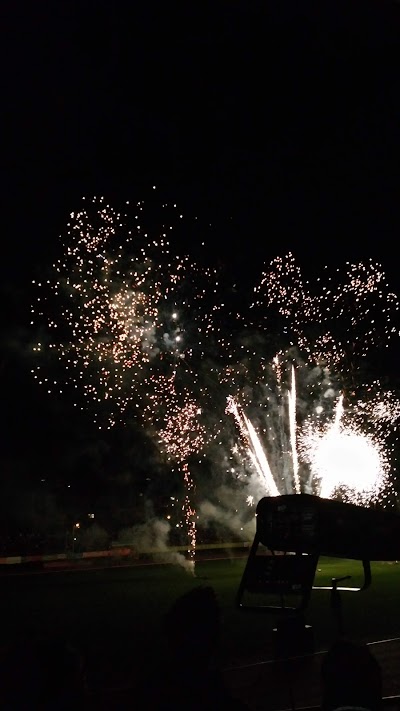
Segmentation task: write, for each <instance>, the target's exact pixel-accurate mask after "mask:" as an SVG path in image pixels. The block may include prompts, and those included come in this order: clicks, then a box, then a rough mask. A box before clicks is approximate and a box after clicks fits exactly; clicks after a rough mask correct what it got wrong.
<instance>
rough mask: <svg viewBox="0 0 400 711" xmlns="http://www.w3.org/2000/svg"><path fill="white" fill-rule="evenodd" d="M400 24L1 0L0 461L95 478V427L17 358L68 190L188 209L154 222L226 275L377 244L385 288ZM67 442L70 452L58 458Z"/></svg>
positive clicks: (342, 9)
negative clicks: (190, 222)
mask: <svg viewBox="0 0 400 711" xmlns="http://www.w3.org/2000/svg"><path fill="white" fill-rule="evenodd" d="M399 31H400V6H399V4H398V3H389V2H384V1H383V0H376V2H367V1H365V0H362V1H361V0H360V2H349V1H348V0H346V2H337V1H335V2H331V3H326V2H318V3H314V2H313V3H312V2H302V1H299V0H296V1H294V2H287V1H286V2H285V1H283V0H281V1H280V2H219V1H218V0H214V1H213V2H210V3H208V2H161V1H160V2H151V1H149V2H145V3H144V2H143V3H142V2H134V3H126V2H120V1H116V2H113V3H112V2H102V1H101V0H93V1H92V2H89V1H85V0H81V2H73V1H72V0H66V1H65V2H59V1H55V2H37V3H34V2H15V1H13V2H8V3H4V4H3V10H2V55H3V60H2V70H3V71H2V77H3V81H2V89H1V103H2V107H3V109H2V112H3V118H4V119H5V121H4V123H3V130H2V136H3V150H2V166H3V175H4V181H3V188H2V194H3V199H4V208H3V214H2V217H3V223H2V260H1V262H2V277H1V287H2V292H3V304H4V306H5V309H4V316H3V322H2V325H3V329H2V332H3V345H2V366H3V367H2V391H3V402H4V411H5V412H4V414H5V420H6V424H5V428H4V433H5V434H4V445H5V446H4V449H3V452H4V460H5V471H8V472H9V474H8V476H9V477H10V478H11V477H12V476H14V472H15V470H16V469H18V467H19V469H20V471H21V472H22V474H21V477H22V479H23V480H24V481H25V480H28V479H29V478H34V479H35V481H37V480H38V479H39V477H40V473H41V472H43V471H44V472H46V478H47V476H48V472H49V471H53V479H54V481H55V480H56V479H57V476H58V479H57V481H59V486H60V487H61V488H62V487H64V485H65V482H66V480H67V478H68V476H69V473H68V472H72V471H74V472H75V474H74V476H75V478H76V479H77V480H79V481H80V482H81V484H80V485H81V487H82V489H85V491H86V493H87V496H88V498H89V499H90V496H91V493H90V492H91V491H92V490H93V487H94V486H100V484H99V482H100V480H101V476H100V474H101V471H100V470H104V481H106V480H107V477H108V476H109V471H110V466H111V465H110V461H112V457H111V455H108V456H109V460H108V461H107V456H106V455H105V454H104V455H101V456H100V454H98V453H99V452H100V453H101V451H102V449H101V447H102V446H103V444H104V443H103V444H101V443H100V445H99V442H98V439H96V440H93V442H94V443H93V448H94V452H95V454H93V451H91V450H90V446H89V445H88V441H89V440H90V437H91V436H92V434H91V433H90V425H88V422H87V420H85V419H84V417H83V416H82V419H81V420H79V417H78V418H77V419H74V421H73V423H71V420H70V418H71V413H70V411H69V410H68V407H67V405H64V404H62V403H61V402H54V401H53V402H52V403H51V406H50V405H49V402H48V399H46V396H45V394H44V393H43V392H42V391H40V392H38V389H37V388H36V386H35V385H34V384H33V383H32V381H31V377H30V373H29V362H28V359H27V357H26V344H27V343H28V342H29V338H30V336H29V331H28V324H29V320H30V318H29V307H30V299H31V291H30V282H31V280H32V278H34V277H35V276H36V275H37V273H39V272H40V271H41V270H42V271H43V270H44V271H45V270H46V268H47V267H48V266H49V265H50V264H51V263H52V260H53V258H54V257H55V256H56V255H58V250H59V248H60V247H59V242H58V235H59V234H60V232H62V231H63V229H64V226H65V223H66V221H67V217H68V214H69V212H71V211H72V210H75V209H76V208H77V207H78V206H79V204H80V199H81V196H82V195H87V196H91V195H93V194H103V195H105V197H106V198H107V199H109V200H110V201H111V202H112V203H113V204H116V206H117V207H118V206H119V205H120V204H123V202H124V201H125V200H131V201H136V200H140V199H146V196H147V195H148V194H149V193H150V192H151V189H152V186H153V185H154V184H155V185H157V190H158V191H159V195H160V201H161V200H163V199H164V198H165V199H172V200H174V202H177V203H178V204H179V205H181V206H182V211H183V212H184V213H185V215H188V216H189V218H191V217H192V216H193V215H198V216H199V220H200V222H199V225H200V227H198V228H197V230H196V231H193V232H188V231H186V230H183V231H181V232H179V231H177V232H176V233H171V241H172V244H173V246H174V248H176V249H179V250H180V251H186V252H190V253H192V254H196V252H197V251H198V249H199V243H200V241H203V240H204V241H205V243H206V248H205V251H206V254H207V258H208V260H209V262H210V263H211V264H213V263H220V264H224V265H226V266H227V267H228V270H230V271H231V272H232V276H233V277H234V278H235V280H236V281H237V282H238V284H239V285H240V284H242V285H243V286H245V285H248V284H250V283H252V281H253V279H254V277H255V275H256V274H258V273H259V271H260V268H261V263H262V262H263V261H264V260H266V261H268V260H269V259H270V258H272V257H274V256H276V255H278V254H283V253H284V252H286V251H287V250H289V249H290V250H292V251H293V252H294V254H295V256H296V258H297V259H298V260H299V263H300V264H301V266H303V267H304V269H305V271H306V273H309V274H311V275H312V274H315V273H317V272H318V271H319V270H320V269H321V268H322V266H323V264H325V263H330V264H334V265H336V264H337V265H338V266H340V265H342V264H343V262H345V261H347V260H351V259H365V258H368V257H373V258H376V259H378V260H380V261H382V263H383V266H384V268H385V270H386V271H387V273H388V277H389V280H390V282H391V284H392V286H393V290H394V291H396V290H398V266H397V252H398V233H399V226H400V209H399V204H400V203H399V196H398V187H399V176H398V166H399V158H400V138H399V118H400V84H399V76H400V43H399V36H400V35H399ZM210 224H211V226H210ZM396 354H397V351H396ZM396 361H397V355H396V356H395V358H394V359H392V366H393V364H394V363H395V362H396ZM392 369H393V368H392ZM79 433H80V435H79ZM96 436H97V435H96ZM121 436H122V435H121ZM93 437H94V435H93ZM72 440H73V441H74V447H75V449H76V448H77V447H78V449H79V447H81V449H82V450H83V454H82V456H80V455H79V457H80V458H79V457H78V459H79V466H78V465H77V464H76V461H75V460H74V458H73V457H72V463H70V464H69V465H68V466H67V465H66V464H65V462H66V459H67V458H68V457H71V452H70V451H69V447H68V442H71V441H72ZM77 442H78V443H80V444H79V446H78V445H77V444H76V443H77ZM89 444H90V442H89ZM113 446H115V445H109V444H104V447H105V448H106V451H107V452H110V447H111V450H112V447H113ZM88 447H89V453H88V452H87V449H88ZM107 447H108V449H107ZM146 451H147V450H146ZM147 456H149V457H150V459H151V453H150V454H146V457H147ZM96 457H97V460H96ZM146 457H144V459H145V461H144V463H143V471H145V470H146V466H148V462H147V459H146ZM146 462H147V463H146ZM61 463H62V464H61ZM63 467H64V468H63ZM65 467H66V470H65ZM68 467H69V468H68ZM118 467H119V468H118ZM118 467H117V469H118V471H119V472H120V471H121V467H122V465H121V466H120V464H118ZM122 469H123V467H122ZM126 469H127V470H128V469H129V466H128V464H127V465H126ZM55 470H58V474H57V476H56V474H55V473H54V472H55ZM66 472H67V473H66ZM77 472H78V473H77ZM90 472H91V474H90ZM115 476H116V475H115ZM22 479H21V481H22ZM105 492H106V489H105ZM104 496H106V493H105V494H104ZM88 505H89V503H88Z"/></svg>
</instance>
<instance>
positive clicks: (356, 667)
mask: <svg viewBox="0 0 400 711" xmlns="http://www.w3.org/2000/svg"><path fill="white" fill-rule="evenodd" d="M321 681H322V709H323V711H335V709H343V708H346V709H351V708H353V709H354V708H357V709H367V710H368V711H379V709H380V708H381V705H382V672H381V668H380V666H379V664H378V662H377V661H376V659H375V657H374V656H373V655H372V654H371V652H370V651H369V649H368V647H367V646H366V645H361V644H355V643H353V642H349V641H345V640H341V641H338V642H335V644H334V645H333V646H332V647H331V649H330V650H329V652H328V654H327V655H326V657H325V659H324V661H323V664H322V669H321Z"/></svg>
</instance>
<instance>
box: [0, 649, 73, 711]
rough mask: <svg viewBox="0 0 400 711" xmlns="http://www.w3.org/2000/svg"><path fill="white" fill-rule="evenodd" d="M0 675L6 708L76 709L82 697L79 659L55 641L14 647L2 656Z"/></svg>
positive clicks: (71, 650) (71, 651)
mask: <svg viewBox="0 0 400 711" xmlns="http://www.w3.org/2000/svg"><path fill="white" fill-rule="evenodd" d="M3 674H4V675H5V678H4V681H3V684H2V686H3V687H4V696H5V698H6V699H7V703H8V704H9V708H18V709H25V708H26V709H28V708H41V709H48V708H49V709H50V708H57V709H64V708H65V709H67V708H71V706H74V708H80V705H79V704H80V702H81V701H82V702H83V699H84V696H85V680H84V669H83V660H82V658H81V656H80V654H79V653H78V652H77V651H76V650H75V649H73V648H71V647H70V646H69V645H68V644H67V643H65V642H64V641H63V640H60V639H57V638H55V639H46V640H40V641H38V640H26V641H25V642H23V643H20V644H17V645H16V646H15V647H14V648H11V649H10V650H8V653H7V654H6V657H5V660H4V668H3ZM22 678H23V684H21V679H22Z"/></svg>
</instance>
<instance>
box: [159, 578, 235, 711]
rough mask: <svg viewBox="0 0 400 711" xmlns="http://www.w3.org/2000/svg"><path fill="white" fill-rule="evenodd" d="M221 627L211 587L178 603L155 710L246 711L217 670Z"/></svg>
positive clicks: (167, 626) (169, 618)
mask: <svg viewBox="0 0 400 711" xmlns="http://www.w3.org/2000/svg"><path fill="white" fill-rule="evenodd" d="M220 626H221V616H220V609H219V605H218V602H217V599H216V596H215V593H214V590H213V589H212V588H211V587H202V586H201V587H197V588H195V589H193V590H191V591H190V592H188V593H186V594H185V595H183V596H182V597H180V598H179V599H178V600H176V602H175V603H174V604H173V605H172V607H171V608H170V610H169V612H168V613H167V615H166V617H165V620H164V629H163V631H164V634H165V638H166V642H167V654H168V657H167V660H166V664H165V667H164V669H163V672H162V674H161V675H159V676H158V679H157V681H156V683H157V686H158V688H157V692H156V694H155V698H154V700H153V701H154V703H153V707H154V708H156V709H158V710H159V711H161V710H166V709H175V710H176V709H185V711H197V709H203V710H204V709H207V711H211V710H212V709H217V708H218V709H219V711H220V710H221V709H222V708H230V709H232V711H243V710H245V709H246V706H245V705H244V704H242V703H241V702H240V701H237V700H235V699H234V698H232V697H231V695H230V693H229V691H228V690H227V688H226V687H225V684H224V682H223V679H222V677H221V675H220V674H219V673H218V671H217V670H216V669H213V661H214V659H213V657H214V653H215V652H216V650H217V646H218V640H219V634H220Z"/></svg>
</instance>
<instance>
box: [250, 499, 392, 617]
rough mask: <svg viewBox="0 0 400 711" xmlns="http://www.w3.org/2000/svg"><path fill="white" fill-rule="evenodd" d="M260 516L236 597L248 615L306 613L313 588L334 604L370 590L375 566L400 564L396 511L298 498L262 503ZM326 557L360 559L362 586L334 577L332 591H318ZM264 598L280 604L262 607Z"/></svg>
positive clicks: (328, 588)
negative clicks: (321, 565)
mask: <svg viewBox="0 0 400 711" xmlns="http://www.w3.org/2000/svg"><path fill="white" fill-rule="evenodd" d="M256 516H257V526H256V534H255V538H254V542H253V544H252V547H251V550H250V553H249V557H248V560H247V564H246V567H245V570H244V573H243V576H242V580H241V582H240V585H239V589H238V593H237V604H238V606H239V608H241V609H243V610H257V611H264V612H281V613H290V612H291V613H293V612H294V611H295V612H302V611H304V610H305V609H306V607H307V605H308V602H309V599H310V596H311V591H312V590H313V589H319V590H321V589H324V590H330V591H331V601H333V602H334V600H335V596H337V594H338V591H352V592H360V591H362V590H365V589H366V588H368V587H369V585H370V584H371V580H372V577H371V566H370V561H394V560H400V516H399V515H397V514H395V513H393V512H391V511H386V510H380V509H379V510H378V509H370V508H364V507H362V506H356V505H355V504H347V503H343V502H341V501H333V500H330V499H322V498H320V497H318V496H313V495H311V494H295V495H283V496H274V497H265V498H263V499H261V500H260V501H259V503H258V505H257V510H256ZM321 555H325V556H330V557H337V558H348V559H353V560H360V561H361V562H362V566H363V572H364V582H363V584H362V585H361V586H360V587H341V586H340V585H339V583H340V582H343V581H344V579H336V578H333V579H332V585H331V586H328V587H326V586H318V587H314V586H313V583H314V578H315V573H316V569H317V564H318V559H319V556H321ZM348 577H349V576H346V578H348ZM260 595H263V596H267V597H268V596H269V600H271V596H272V597H273V598H274V599H275V601H276V602H275V604H258V601H259V599H260ZM245 597H246V598H247V602H244V598H245ZM264 599H265V597H264ZM333 602H332V606H334V604H333Z"/></svg>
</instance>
